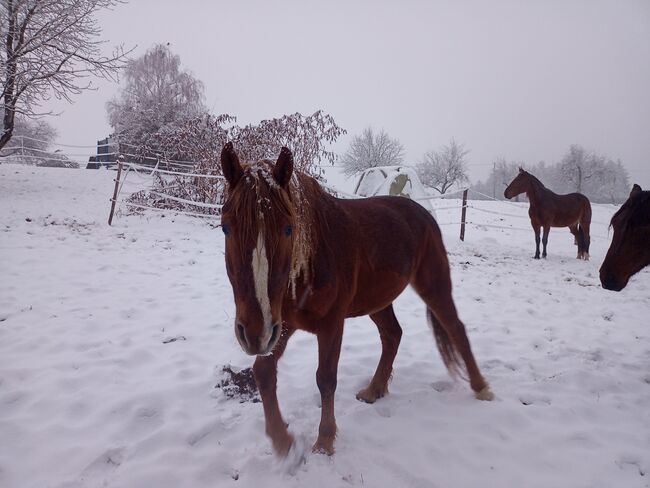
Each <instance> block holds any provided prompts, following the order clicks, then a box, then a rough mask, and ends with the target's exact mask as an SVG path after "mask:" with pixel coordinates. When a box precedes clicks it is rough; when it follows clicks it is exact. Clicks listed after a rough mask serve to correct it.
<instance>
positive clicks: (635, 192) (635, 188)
mask: <svg viewBox="0 0 650 488" xmlns="http://www.w3.org/2000/svg"><path fill="white" fill-rule="evenodd" d="M642 191H643V190H641V187H640V186H639V185H637V184H636V183H634V186H633V187H632V191H631V192H630V197H633V196H634V195H638V194H639V193H641V192H642Z"/></svg>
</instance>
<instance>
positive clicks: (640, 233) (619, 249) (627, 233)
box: [600, 185, 650, 291]
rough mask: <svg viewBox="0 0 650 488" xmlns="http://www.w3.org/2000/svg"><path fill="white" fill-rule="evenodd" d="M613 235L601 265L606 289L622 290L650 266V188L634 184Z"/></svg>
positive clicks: (616, 216)
mask: <svg viewBox="0 0 650 488" xmlns="http://www.w3.org/2000/svg"><path fill="white" fill-rule="evenodd" d="M610 227H613V228H614V237H613V238H612V243H611V244H610V246H609V250H608V251H607V255H606V256H605V260H604V261H603V264H602V266H601V267H600V282H601V283H602V285H603V288H606V289H608V290H613V291H621V290H622V289H623V288H625V286H626V285H627V282H628V280H629V279H630V277H631V276H632V275H633V274H635V273H638V272H639V271H641V270H642V269H643V268H645V267H646V266H648V265H650V191H643V190H641V187H640V186H639V185H634V186H633V187H632V191H631V192H630V197H629V198H628V199H627V201H626V202H625V203H624V204H623V206H622V207H621V208H620V209H618V212H616V213H615V214H614V216H613V217H612V221H611V223H610Z"/></svg>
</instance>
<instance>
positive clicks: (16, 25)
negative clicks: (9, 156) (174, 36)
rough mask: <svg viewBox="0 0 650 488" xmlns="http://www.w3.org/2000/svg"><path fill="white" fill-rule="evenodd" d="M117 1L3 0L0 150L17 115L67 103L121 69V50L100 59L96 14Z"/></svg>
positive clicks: (123, 57)
mask: <svg viewBox="0 0 650 488" xmlns="http://www.w3.org/2000/svg"><path fill="white" fill-rule="evenodd" d="M117 3H119V0H2V2H1V4H0V6H1V8H0V78H1V83H2V95H1V101H0V103H1V108H2V112H3V118H2V132H0V149H1V148H3V147H4V146H5V145H6V144H7V142H9V140H10V139H11V136H12V134H13V130H14V125H15V116H16V114H22V115H24V116H26V117H30V118H32V117H38V116H42V115H51V112H47V113H42V112H39V106H40V104H41V103H42V102H43V101H44V100H47V99H49V98H50V97H52V96H53V97H55V98H57V99H64V100H68V101H71V99H72V96H73V95H77V94H79V93H81V92H82V91H84V90H87V89H89V88H91V84H90V82H89V81H88V77H89V76H98V77H101V78H105V79H112V80H115V79H116V78H115V77H116V73H117V71H118V70H119V69H120V68H121V67H122V66H123V65H124V63H125V61H126V54H128V53H125V52H124V50H123V48H122V46H120V47H118V48H116V49H115V51H114V52H113V54H111V55H110V56H105V55H103V54H102V52H101V51H102V49H101V48H102V45H103V41H101V40H100V39H99V36H100V35H101V32H102V31H101V27H100V25H99V24H98V22H97V20H96V18H95V14H96V13H97V12H98V11H99V10H100V9H103V8H111V7H114V6H115V5H116V4H117Z"/></svg>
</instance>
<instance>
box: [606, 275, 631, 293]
mask: <svg viewBox="0 0 650 488" xmlns="http://www.w3.org/2000/svg"><path fill="white" fill-rule="evenodd" d="M600 284H601V285H603V288H605V289H606V290H611V291H621V290H622V289H623V288H625V285H627V280H619V279H617V278H616V277H615V276H614V275H612V274H606V273H600Z"/></svg>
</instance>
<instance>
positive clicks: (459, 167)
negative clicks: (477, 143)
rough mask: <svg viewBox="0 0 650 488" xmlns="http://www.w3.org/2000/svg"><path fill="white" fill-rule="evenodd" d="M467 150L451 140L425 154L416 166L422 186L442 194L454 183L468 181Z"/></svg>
mask: <svg viewBox="0 0 650 488" xmlns="http://www.w3.org/2000/svg"><path fill="white" fill-rule="evenodd" d="M468 154H469V150H468V149H465V146H464V145H463V144H458V143H457V142H456V141H455V140H454V139H453V138H452V139H451V141H450V142H449V144H448V145H446V146H443V147H442V148H440V150H438V151H429V152H427V153H425V155H424V157H423V159H422V162H420V163H419V164H418V165H417V166H416V170H417V172H418V176H419V178H420V181H422V184H423V185H425V186H428V187H430V188H433V189H434V190H437V191H438V192H439V193H440V194H444V193H446V192H447V190H449V188H451V187H452V186H453V185H455V184H456V183H465V182H467V181H469V179H468V177H467V155H468Z"/></svg>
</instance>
